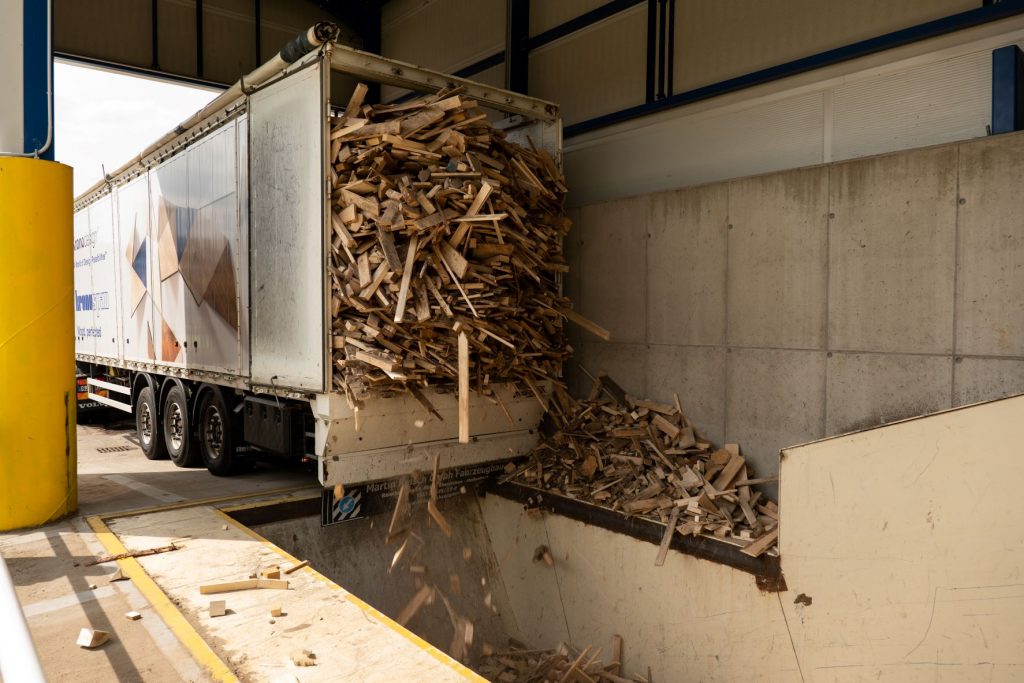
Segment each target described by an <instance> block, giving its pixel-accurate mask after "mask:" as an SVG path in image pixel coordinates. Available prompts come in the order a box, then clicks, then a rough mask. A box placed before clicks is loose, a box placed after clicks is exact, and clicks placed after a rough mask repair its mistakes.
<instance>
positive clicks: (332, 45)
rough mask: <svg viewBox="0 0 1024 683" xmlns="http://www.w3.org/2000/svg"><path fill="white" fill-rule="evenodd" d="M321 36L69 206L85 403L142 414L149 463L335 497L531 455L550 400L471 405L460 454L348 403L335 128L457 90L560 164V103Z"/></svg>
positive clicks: (321, 28) (445, 432)
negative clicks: (387, 97)
mask: <svg viewBox="0 0 1024 683" xmlns="http://www.w3.org/2000/svg"><path fill="white" fill-rule="evenodd" d="M336 36H337V29H336V28H335V27H333V26H332V25H330V24H318V25H317V26H314V27H312V28H311V29H310V30H309V31H308V32H307V33H305V34H303V35H301V36H299V37H298V38H296V39H295V40H294V41H292V42H291V43H289V45H288V46H286V48H285V49H283V50H282V51H281V52H280V53H279V54H278V55H276V56H275V57H274V58H273V59H272V60H271V61H269V62H268V63H266V64H264V65H263V66H261V67H260V68H258V69H256V70H255V71H253V72H252V73H250V74H248V75H247V76H245V77H244V78H242V79H241V80H239V82H238V83H236V84H234V85H233V86H231V87H230V88H228V89H227V90H226V91H225V92H223V93H222V94H221V95H219V96H218V97H217V98H216V99H214V100H213V101H212V102H210V104H208V105H207V106H206V107H204V108H203V109H202V110H200V111H199V112H197V113H196V114H194V115H193V116H191V117H189V118H188V119H187V120H186V121H184V122H182V123H181V124H180V125H179V126H177V127H176V128H175V129H174V130H173V131H171V132H169V133H168V134H167V135H165V136H164V137H162V138H161V139H160V140H158V141H157V142H155V143H154V144H152V145H150V146H149V147H147V148H146V149H145V150H143V151H142V152H141V153H140V154H139V155H138V156H136V157H135V158H133V159H132V160H130V161H129V162H128V163H126V164H124V165H123V166H121V167H120V168H118V169H117V170H116V171H114V172H112V173H109V174H107V175H106V177H105V178H103V180H101V181H100V182H98V183H96V184H95V185H94V186H93V187H91V188H90V189H89V190H87V191H86V192H84V193H83V194H81V195H80V196H79V197H77V198H76V200H75V218H74V239H75V244H74V247H75V318H76V320H75V326H76V359H77V363H78V367H79V372H80V378H81V377H84V380H85V385H86V387H87V389H88V390H87V391H86V392H85V394H86V397H85V398H86V399H87V400H88V401H90V402H95V403H98V404H102V405H105V406H109V407H112V408H116V409H118V410H121V411H125V412H129V413H131V414H133V415H134V418H135V424H136V429H137V432H138V441H139V444H140V446H141V448H142V451H143V453H144V454H145V455H146V457H148V458H151V459H156V458H163V457H170V458H171V460H173V462H174V463H175V464H176V465H179V466H183V467H185V466H193V465H199V464H202V465H205V466H206V467H207V468H208V469H209V470H210V472H212V473H213V474H216V475H228V474H232V473H234V472H238V471H240V470H243V469H245V468H247V467H249V466H250V465H251V464H252V462H253V461H254V460H256V459H257V458H260V457H278V458H291V459H295V458H310V459H313V458H315V459H316V461H317V463H318V467H317V469H318V476H319V479H320V481H321V483H322V484H323V485H324V487H334V486H336V485H338V484H342V485H349V484H353V483H360V482H370V481H380V480H384V479H389V478H393V477H397V476H400V475H403V474H407V473H410V472H413V471H417V470H419V471H426V470H429V469H430V468H431V467H433V466H434V462H435V458H439V459H440V463H441V466H442V467H443V468H450V467H455V466H463V465H474V466H477V465H479V464H481V463H488V462H494V461H498V460H501V459H507V458H509V457H512V456H516V455H520V454H522V453H524V452H526V451H527V450H529V449H530V448H531V447H532V446H534V445H535V444H536V442H537V439H538V436H537V428H538V425H539V423H540V420H541V417H542V412H543V411H542V408H541V403H540V402H539V401H537V400H536V399H535V397H534V396H530V395H521V394H519V393H517V392H515V391H514V390H513V389H512V388H511V387H504V388H502V387H498V388H497V389H496V391H497V392H498V393H499V395H500V399H501V401H500V402H501V403H502V404H503V406H504V408H505V409H507V414H506V410H504V409H501V408H499V407H497V406H495V405H494V403H493V402H490V401H486V400H483V399H482V398H480V397H478V396H475V395H474V396H472V397H471V399H470V413H471V415H472V423H471V430H470V431H471V440H470V443H468V444H467V443H461V444H460V443H459V439H458V422H459V420H458V405H457V399H456V396H455V395H454V394H453V393H451V392H450V391H443V390H437V389H434V390H428V391H427V393H428V394H429V396H428V399H429V401H430V402H431V403H432V404H433V406H434V407H435V408H436V411H437V413H438V415H437V417H431V416H426V419H424V417H425V416H424V413H423V409H422V407H421V405H420V403H418V402H417V400H416V399H415V398H413V397H412V396H409V395H397V396H391V397H387V398H383V397H382V398H378V399H373V400H370V401H367V402H364V403H362V404H361V405H360V406H353V405H352V403H351V401H349V400H347V398H346V396H345V395H344V394H343V393H342V392H341V391H340V390H339V389H338V388H337V387H336V386H334V385H333V384H332V374H331V370H332V368H331V357H332V356H331V343H332V342H331V330H330V322H331V318H330V315H331V314H330V303H329V302H330V291H329V281H330V278H329V277H328V275H329V274H328V272H327V269H328V263H329V249H330V243H331V242H330V240H331V235H332V225H331V209H330V202H329V200H330V195H331V174H330V170H331V169H330V167H329V161H328V156H329V148H330V137H329V131H330V121H331V118H332V117H333V116H336V115H338V114H339V112H340V110H341V109H343V108H344V107H345V104H346V102H348V100H349V97H350V94H351V93H352V91H353V90H354V88H355V87H356V86H357V83H359V82H370V83H379V84H381V85H383V86H393V87H396V88H401V89H405V90H412V91H416V92H427V93H429V92H436V91H438V90H440V89H443V88H449V89H450V88H453V87H456V88H460V89H461V92H463V93H464V94H465V96H466V97H470V98H473V99H474V100H476V101H477V102H478V103H479V104H480V106H482V107H486V108H488V109H489V110H492V111H493V112H496V113H495V114H494V116H492V118H493V119H494V121H493V123H494V125H495V127H498V128H502V129H504V130H505V133H506V135H507V136H508V138H509V139H511V140H515V141H521V142H523V143H524V144H526V143H527V140H529V141H530V143H531V144H533V145H536V146H538V147H542V148H543V149H545V150H546V151H547V152H548V153H549V154H550V155H551V156H552V158H554V159H556V160H560V152H561V130H562V128H561V119H560V116H559V112H558V108H557V106H555V105H553V104H551V103H549V102H545V101H542V100H538V99H535V98H530V97H526V96H523V95H520V94H518V93H514V92H510V91H505V90H501V89H498V88H494V87H491V86H488V85H483V84H480V83H474V82H472V81H469V80H465V79H462V78H458V77H455V76H451V75H447V74H442V73H438V72H434V71H431V70H428V69H423V68H420V67H417V66H414V65H411V64H405V63H402V62H398V61H394V60H390V59H386V58H383V57H381V56H379V55H374V54H370V53H366V52H362V51H359V50H356V49H353V48H350V47H347V46H344V45H341V44H339V43H337V42H336V41H335V38H336Z"/></svg>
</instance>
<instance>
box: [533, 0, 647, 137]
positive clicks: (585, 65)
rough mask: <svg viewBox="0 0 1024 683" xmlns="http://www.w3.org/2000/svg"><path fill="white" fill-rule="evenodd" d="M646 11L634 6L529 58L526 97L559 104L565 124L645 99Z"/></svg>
mask: <svg viewBox="0 0 1024 683" xmlns="http://www.w3.org/2000/svg"><path fill="white" fill-rule="evenodd" d="M646 22H647V11H646V8H645V6H644V5H639V6H637V7H634V8H632V9H630V10H627V11H625V12H622V13H620V14H618V15H616V16H614V17H612V18H610V19H607V20H605V21H602V22H600V23H598V24H595V25H593V26H591V27H589V28H586V29H584V30H582V31H578V32H577V33H574V34H572V35H570V36H568V37H566V38H563V39H562V40H558V41H556V42H554V43H551V44H549V45H545V46H544V47H542V48H540V49H538V50H535V51H533V52H532V53H531V54H530V94H531V95H534V96H535V97H540V98H542V99H546V100H551V101H553V102H557V103H559V104H560V105H561V106H562V119H563V120H564V121H565V123H567V124H569V123H574V122H576V121H583V120H585V119H588V118H591V117H593V116H598V115H600V114H607V113H608V112H612V111H616V110H618V109H623V108H625V107H630V106H633V105H636V104H640V103H642V102H643V100H644V83H645V82H644V69H645V60H646V48H645V42H646V36H647V33H646V31H647V23H646Z"/></svg>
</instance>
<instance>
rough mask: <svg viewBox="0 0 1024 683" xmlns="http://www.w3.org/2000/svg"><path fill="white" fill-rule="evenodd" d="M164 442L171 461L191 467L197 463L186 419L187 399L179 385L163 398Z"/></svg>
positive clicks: (189, 426)
mask: <svg viewBox="0 0 1024 683" xmlns="http://www.w3.org/2000/svg"><path fill="white" fill-rule="evenodd" d="M163 427H164V429H163V432H164V444H166V446H167V454H168V455H169V456H171V462H173V463H174V464H175V465H177V466H178V467H192V466H194V465H197V464H199V456H198V454H197V453H196V449H195V446H194V444H193V439H192V430H191V425H190V424H189V419H188V399H186V398H185V392H184V391H182V390H181V387H179V386H177V385H175V386H173V387H171V390H170V391H168V392H167V398H166V399H164V419H163Z"/></svg>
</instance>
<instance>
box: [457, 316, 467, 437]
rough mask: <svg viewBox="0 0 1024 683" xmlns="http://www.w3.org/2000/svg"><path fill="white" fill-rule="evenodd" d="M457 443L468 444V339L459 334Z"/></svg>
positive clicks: (461, 333)
mask: <svg viewBox="0 0 1024 683" xmlns="http://www.w3.org/2000/svg"><path fill="white" fill-rule="evenodd" d="M459 443H469V338H468V337H466V333H465V332H459Z"/></svg>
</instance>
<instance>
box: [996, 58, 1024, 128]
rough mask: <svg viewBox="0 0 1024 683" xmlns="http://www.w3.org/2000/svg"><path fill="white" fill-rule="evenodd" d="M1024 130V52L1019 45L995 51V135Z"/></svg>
mask: <svg viewBox="0 0 1024 683" xmlns="http://www.w3.org/2000/svg"><path fill="white" fill-rule="evenodd" d="M1016 130H1024V52H1021V49H1020V48H1019V47H1017V46H1016V45H1007V46H1006V47H1001V48H999V49H998V50H993V51H992V134H993V135H997V134H999V133H1012V132H1013V131H1016Z"/></svg>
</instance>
